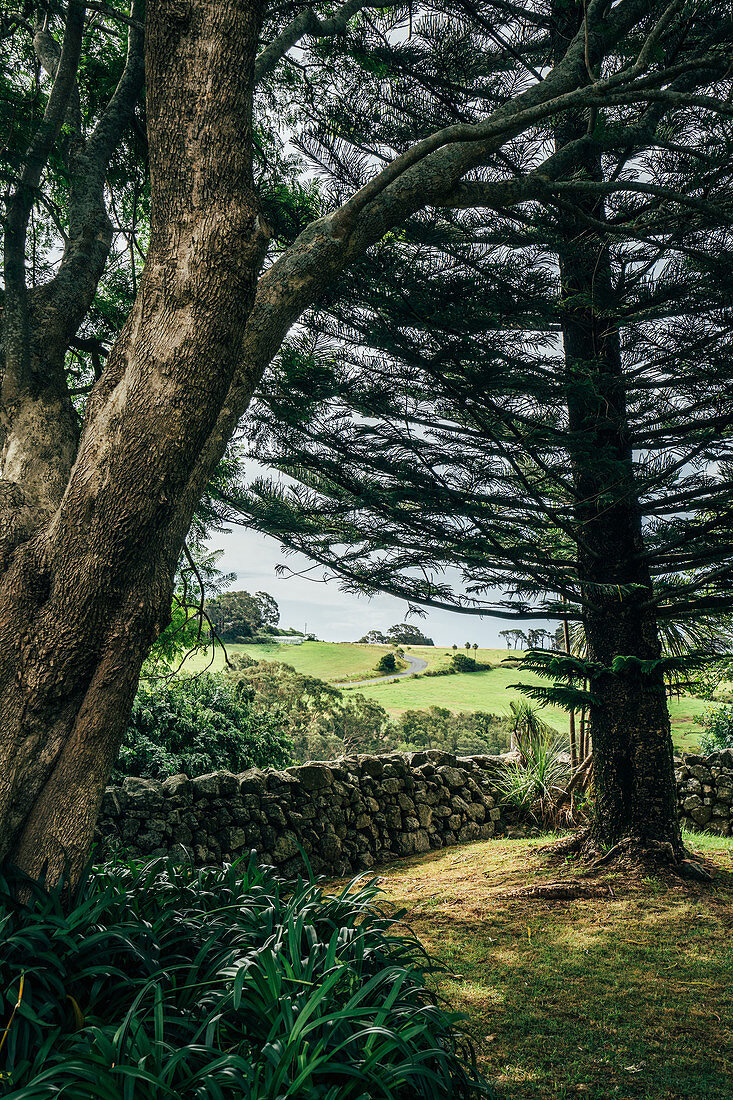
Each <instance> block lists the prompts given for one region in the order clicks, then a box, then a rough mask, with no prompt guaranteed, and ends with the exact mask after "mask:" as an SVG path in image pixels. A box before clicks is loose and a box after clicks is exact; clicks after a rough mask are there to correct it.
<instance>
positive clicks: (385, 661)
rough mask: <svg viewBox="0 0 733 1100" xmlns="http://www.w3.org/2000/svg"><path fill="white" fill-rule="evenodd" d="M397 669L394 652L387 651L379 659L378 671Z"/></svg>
mask: <svg viewBox="0 0 733 1100" xmlns="http://www.w3.org/2000/svg"><path fill="white" fill-rule="evenodd" d="M396 670H397V658H396V657H395V655H394V653H385V654H384V655H383V656H382V657H380V658H379V660H378V661H377V672H395V671H396Z"/></svg>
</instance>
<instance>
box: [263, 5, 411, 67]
mask: <svg viewBox="0 0 733 1100" xmlns="http://www.w3.org/2000/svg"><path fill="white" fill-rule="evenodd" d="M401 2H402V0H347V2H346V3H345V4H344V5H343V7H341V8H339V10H338V11H337V12H336V14H335V15H332V16H331V17H330V18H329V19H320V18H319V17H318V16H317V15H316V13H315V11H314V10H313V8H310V7H308V8H306V9H305V10H304V11H302V12H301V13H300V15H296V17H295V18H294V19H293V20H292V21H291V22H290V23H289V24H288V25H287V27H285V29H284V30H283V31H281V32H280V34H279V35H278V36H277V38H275V39H274V40H273V41H272V42H271V43H270V45H269V46H267V47H266V48H265V49H264V50H263V51H262V53H261V54H260V55H259V57H258V58H257V60H256V61H255V83H259V82H260V81H261V80H263V79H264V77H266V76H267V75H268V74H269V73H271V72H272V71H273V69H274V68H275V67H276V66H277V64H278V62H279V61H281V60H282V58H283V57H284V56H285V54H286V53H287V52H288V50H291V49H292V48H293V46H296V45H297V44H298V42H300V40H301V39H302V38H305V37H306V36H310V37H313V38H329V37H332V36H333V35H335V34H343V32H344V31H345V30H346V28H347V26H348V24H349V20H350V19H352V18H353V16H355V15H357V14H358V13H359V12H360V11H363V10H364V9H365V8H379V9H380V10H382V11H383V10H384V9H385V8H390V7H396V6H397V5H398V4H399V3H401Z"/></svg>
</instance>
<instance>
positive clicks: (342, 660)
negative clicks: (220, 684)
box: [183, 642, 391, 683]
mask: <svg viewBox="0 0 733 1100" xmlns="http://www.w3.org/2000/svg"><path fill="white" fill-rule="evenodd" d="M226 649H227V653H228V654H229V656H230V657H232V656H236V655H237V654H238V653H246V654H247V655H248V656H250V657H254V659H255V660H256V661H282V662H283V663H284V664H286V665H292V667H293V668H294V669H295V670H296V671H297V672H303V673H305V674H306V675H307V676H317V677H318V678H319V679H320V680H328V681H330V682H332V683H333V682H337V681H342V680H346V679H348V678H353V679H358V678H359V677H361V678H366V677H367V676H369V675H370V674H371V673H374V675H375V676H377V675H382V673H377V672H376V671H375V667H374V666H375V665H376V664H377V661H378V660H379V658H380V657H381V656H382V654H383V653H389V652H391V651H390V647H389V646H384V645H359V643H358V642H303V644H302V645H278V643H277V642H275V643H273V644H272V645H227V647H226ZM210 661H211V650H209V651H208V652H207V653H205V654H204V653H196V654H194V655H193V656H192V657H190V658H189V659H188V660H187V661H186V663H185V665H184V666H183V670H184V671H189V672H200V671H201V670H202V669H203V668H205V667H206V666H207V665H208V664H209V662H210ZM210 668H211V670H212V671H219V670H221V669H223V668H224V654H223V652H222V650H221V649H217V651H216V654H215V656H214V661H213V663H212V664H211V666H210Z"/></svg>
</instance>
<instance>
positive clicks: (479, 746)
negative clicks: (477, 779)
mask: <svg viewBox="0 0 733 1100" xmlns="http://www.w3.org/2000/svg"><path fill="white" fill-rule="evenodd" d="M390 736H391V738H392V739H393V747H394V748H396V749H399V750H400V751H402V752H410V751H412V750H415V749H443V750H444V751H446V752H453V753H458V755H460V756H471V755H484V754H490V755H494V754H497V753H501V752H506V751H507V749H508V748H509V740H510V736H511V732H510V723H509V721H508V720H507V719H506V718H501V717H499V716H497V715H495V714H486V713H484V712H482V711H460V712H458V713H454V712H453V711H450V710H448V709H447V708H446V707H429V708H428V709H427V710H406V711H405V712H404V713H403V714H401V715H400V716H399V718H397V719H395V723H394V726H393V732H391V734H390Z"/></svg>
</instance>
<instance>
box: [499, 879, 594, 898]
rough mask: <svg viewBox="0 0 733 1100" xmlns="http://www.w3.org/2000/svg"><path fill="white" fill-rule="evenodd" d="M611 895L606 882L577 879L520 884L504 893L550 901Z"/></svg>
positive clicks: (513, 896)
mask: <svg viewBox="0 0 733 1100" xmlns="http://www.w3.org/2000/svg"><path fill="white" fill-rule="evenodd" d="M613 896H614V894H613V890H612V889H611V887H610V885H609V884H608V883H607V882H580V881H579V880H578V879H568V880H567V881H565V882H542V883H539V884H538V885H537V886H520V887H518V888H517V889H516V890H509V891H508V892H507V893H506V894H505V895H504V897H507V898H528V899H530V898H538V899H540V900H542V899H547V900H551V901H572V899H573V898H601V897H603V898H607V897H613Z"/></svg>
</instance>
